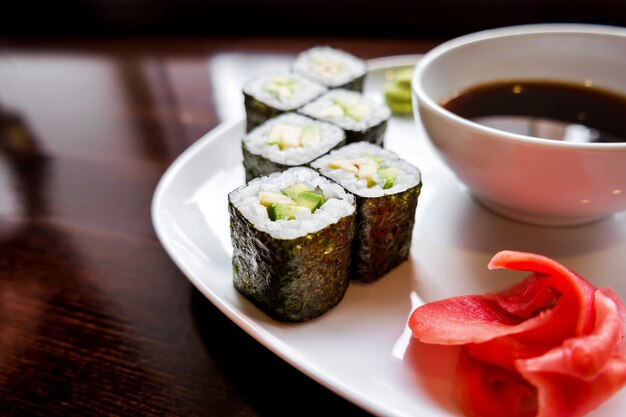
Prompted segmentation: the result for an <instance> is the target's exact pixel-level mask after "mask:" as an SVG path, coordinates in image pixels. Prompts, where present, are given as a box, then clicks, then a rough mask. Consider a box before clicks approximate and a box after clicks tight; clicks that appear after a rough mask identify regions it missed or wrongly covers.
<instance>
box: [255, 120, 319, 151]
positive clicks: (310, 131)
mask: <svg viewBox="0 0 626 417" xmlns="http://www.w3.org/2000/svg"><path fill="white" fill-rule="evenodd" d="M320 139H321V133H320V127H319V126H318V125H313V124H307V125H304V126H296V125H290V124H286V123H276V124H275V125H274V126H272V130H271V131H270V135H269V139H268V140H267V144H268V145H270V146H271V145H276V146H278V148H279V149H280V150H285V149H291V148H299V147H303V146H307V145H312V144H315V143H318V142H319V141H320Z"/></svg>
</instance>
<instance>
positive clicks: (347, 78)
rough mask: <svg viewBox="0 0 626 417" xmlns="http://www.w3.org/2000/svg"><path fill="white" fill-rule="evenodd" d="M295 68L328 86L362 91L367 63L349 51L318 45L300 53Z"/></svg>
mask: <svg viewBox="0 0 626 417" xmlns="http://www.w3.org/2000/svg"><path fill="white" fill-rule="evenodd" d="M293 70H294V72H296V73H298V74H300V75H302V76H304V77H307V78H309V79H311V80H313V81H315V82H317V83H319V84H322V85H323V86H325V87H328V88H345V89H348V90H354V91H359V92H361V91H363V81H364V80H365V74H366V73H367V65H366V63H365V61H363V60H361V59H359V58H357V57H355V56H354V55H351V54H349V53H347V52H344V51H341V50H339V49H334V48H330V47H328V46H317V47H315V48H311V49H308V50H306V51H304V52H302V53H300V54H299V55H298V56H297V57H296V59H295V61H294V63H293Z"/></svg>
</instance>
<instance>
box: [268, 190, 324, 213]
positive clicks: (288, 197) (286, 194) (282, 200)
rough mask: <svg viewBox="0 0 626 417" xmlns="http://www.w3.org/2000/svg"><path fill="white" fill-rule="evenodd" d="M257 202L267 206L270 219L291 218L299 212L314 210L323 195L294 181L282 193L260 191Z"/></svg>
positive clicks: (321, 200) (318, 205)
mask: <svg viewBox="0 0 626 417" xmlns="http://www.w3.org/2000/svg"><path fill="white" fill-rule="evenodd" d="M259 202H260V203H261V205H263V206H265V207H267V215H268V216H269V218H270V220H272V221H276V220H293V219H295V218H296V217H297V216H298V215H299V214H301V213H313V212H315V210H317V209H318V208H320V207H321V206H322V204H324V196H323V195H322V194H320V193H318V192H315V191H311V190H310V189H309V188H308V187H307V186H306V185H304V184H302V183H295V184H293V185H291V186H289V187H287V188H285V189H284V190H283V192H282V194H277V193H269V192H264V191H261V192H260V193H259Z"/></svg>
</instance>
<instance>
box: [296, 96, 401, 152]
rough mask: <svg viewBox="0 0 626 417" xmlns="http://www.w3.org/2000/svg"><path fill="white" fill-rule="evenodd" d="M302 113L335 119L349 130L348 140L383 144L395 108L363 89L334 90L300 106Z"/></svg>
mask: <svg viewBox="0 0 626 417" xmlns="http://www.w3.org/2000/svg"><path fill="white" fill-rule="evenodd" d="M299 113H301V114H304V115H305V116H309V117H312V118H314V119H317V120H321V121H325V122H329V123H332V124H334V125H336V126H339V127H340V128H342V129H343V130H345V132H346V142H347V143H354V142H360V141H366V142H370V143H374V144H376V145H381V146H382V144H383V142H384V140H385V131H386V130H387V121H388V120H389V118H390V117H391V110H390V109H389V107H387V106H386V105H383V104H378V103H375V102H373V101H371V100H368V99H367V98H365V96H364V95H363V94H361V93H356V92H354V91H349V90H344V89H337V90H331V91H329V92H327V93H326V94H324V95H322V96H321V97H319V98H317V99H316V100H314V101H312V102H311V103H309V104H307V105H305V106H304V107H302V108H301V109H300V110H299Z"/></svg>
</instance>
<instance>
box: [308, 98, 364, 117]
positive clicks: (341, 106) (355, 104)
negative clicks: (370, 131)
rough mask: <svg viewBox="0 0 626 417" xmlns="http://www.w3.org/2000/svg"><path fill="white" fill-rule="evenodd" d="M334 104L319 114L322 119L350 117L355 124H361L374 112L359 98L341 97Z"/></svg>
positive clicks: (333, 100) (335, 99)
mask: <svg viewBox="0 0 626 417" xmlns="http://www.w3.org/2000/svg"><path fill="white" fill-rule="evenodd" d="M332 102H333V104H332V105H331V106H330V107H326V108H324V109H322V110H320V111H319V112H318V113H317V115H316V116H317V117H320V118H336V117H349V118H351V119H352V120H354V121H355V122H360V121H361V120H363V119H364V118H366V117H369V116H370V115H371V114H372V113H373V112H374V110H373V109H372V107H371V106H370V105H369V104H367V103H365V102H363V100H361V99H360V98H359V97H352V96H339V97H334V98H333V99H332Z"/></svg>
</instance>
